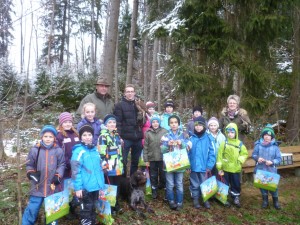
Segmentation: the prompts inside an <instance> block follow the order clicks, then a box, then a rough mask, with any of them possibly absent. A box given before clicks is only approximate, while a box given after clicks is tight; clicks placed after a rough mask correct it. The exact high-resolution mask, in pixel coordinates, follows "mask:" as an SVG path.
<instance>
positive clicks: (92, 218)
mask: <svg viewBox="0 0 300 225" xmlns="http://www.w3.org/2000/svg"><path fill="white" fill-rule="evenodd" d="M82 195H83V196H82V199H81V204H80V222H81V224H82V225H84V224H89V225H94V224H96V211H95V210H96V204H97V200H98V198H99V191H92V192H87V191H82Z"/></svg>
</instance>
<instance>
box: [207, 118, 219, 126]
mask: <svg viewBox="0 0 300 225" xmlns="http://www.w3.org/2000/svg"><path fill="white" fill-rule="evenodd" d="M212 123H215V124H217V127H219V120H218V119H217V118H216V117H212V118H210V119H209V120H208V122H207V126H209V125H210V124H212Z"/></svg>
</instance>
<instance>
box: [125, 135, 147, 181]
mask: <svg viewBox="0 0 300 225" xmlns="http://www.w3.org/2000/svg"><path fill="white" fill-rule="evenodd" d="M130 149H131V164H130V175H132V174H133V173H134V172H135V171H137V169H138V164H139V158H140V156H141V153H142V149H143V146H142V139H140V140H135V141H132V140H126V139H124V149H123V152H122V154H123V155H122V157H123V164H124V176H127V158H128V154H129V151H130Z"/></svg>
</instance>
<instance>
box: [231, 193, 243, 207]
mask: <svg viewBox="0 0 300 225" xmlns="http://www.w3.org/2000/svg"><path fill="white" fill-rule="evenodd" d="M233 204H234V205H235V206H236V207H238V208H241V203H240V197H239V196H235V197H234V199H233Z"/></svg>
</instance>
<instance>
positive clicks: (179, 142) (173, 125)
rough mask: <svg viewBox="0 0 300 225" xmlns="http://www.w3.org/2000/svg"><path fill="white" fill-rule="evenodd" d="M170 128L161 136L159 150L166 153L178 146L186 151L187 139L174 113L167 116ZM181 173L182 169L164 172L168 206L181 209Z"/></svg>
mask: <svg viewBox="0 0 300 225" xmlns="http://www.w3.org/2000/svg"><path fill="white" fill-rule="evenodd" d="M168 125H169V126H170V130H169V131H168V133H166V134H165V135H164V136H162V138H161V152H162V153H163V154H164V153H167V152H169V151H173V149H174V148H179V149H181V151H186V149H187V146H188V145H187V144H188V139H187V138H186V137H185V136H184V134H183V132H182V130H181V129H180V128H179V126H180V119H179V117H178V116H176V115H171V116H170V117H169V123H168ZM183 174H184V170H180V171H176V172H166V191H167V199H168V202H169V206H170V208H171V209H173V210H176V209H177V210H181V209H182V207H183ZM174 187H175V188H176V199H175V196H174V191H173V189H174Z"/></svg>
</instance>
